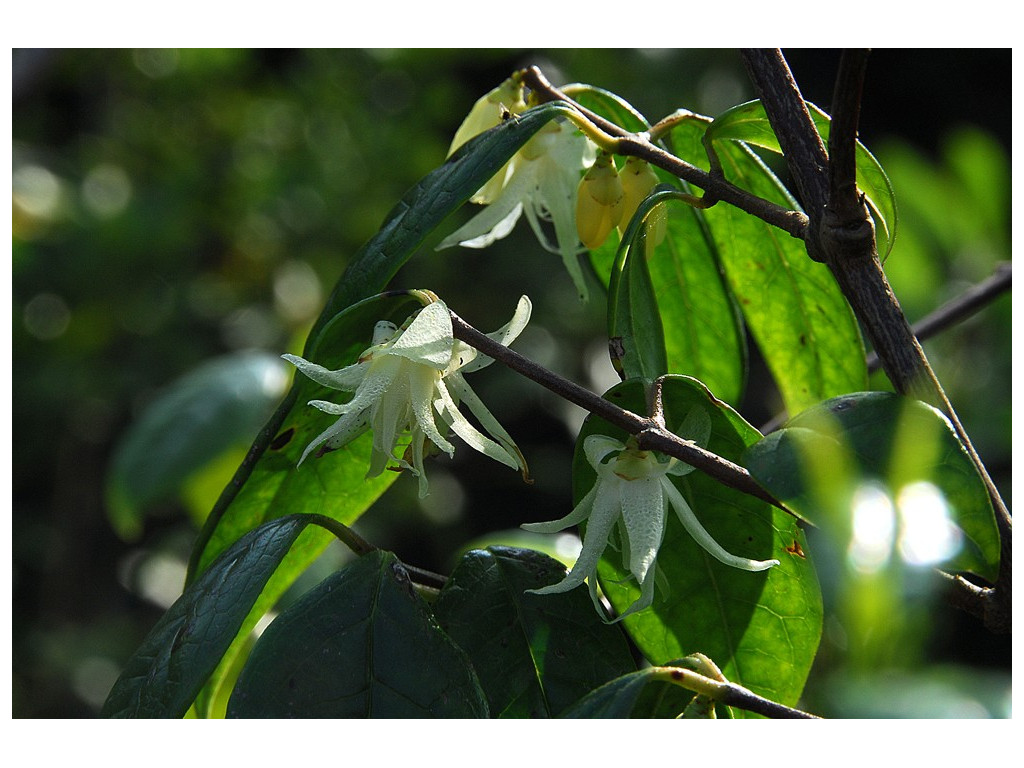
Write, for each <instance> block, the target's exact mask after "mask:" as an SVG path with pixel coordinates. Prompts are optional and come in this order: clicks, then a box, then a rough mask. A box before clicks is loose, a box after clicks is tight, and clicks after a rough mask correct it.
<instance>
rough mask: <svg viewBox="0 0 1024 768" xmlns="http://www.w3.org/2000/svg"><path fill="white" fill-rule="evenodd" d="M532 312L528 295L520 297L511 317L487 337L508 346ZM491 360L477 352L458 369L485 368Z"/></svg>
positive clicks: (463, 370) (527, 321) (521, 329)
mask: <svg viewBox="0 0 1024 768" xmlns="http://www.w3.org/2000/svg"><path fill="white" fill-rule="evenodd" d="M532 312H533V304H532V302H531V301H530V298H529V297H528V296H522V297H520V299H519V303H518V304H517V305H516V311H515V313H514V314H513V315H512V319H511V320H510V321H509V322H507V323H506V324H505V325H503V326H502V327H501V328H499V329H498V330H496V331H495V332H494V333H488V334H487V336H488V338H490V339H493V340H494V341H496V342H498V343H499V344H501V345H502V346H503V347H507V346H509V345H510V344H511V343H512V342H513V341H515V340H516V339H517V338H519V334H521V333H522V332H523V329H524V328H526V324H527V323H529V322H530V315H531V314H532ZM453 357H454V355H453ZM493 362H494V360H493V358H490V357H487V355H483V354H479V353H478V354H477V355H476V356H475V358H473V359H468V360H465V361H463V362H462V364H460V365H459V366H458V370H459V371H461V372H462V373H471V372H472V371H478V370H480V369H481V368H486V367H487V366H488V365H490V364H491V363H493Z"/></svg>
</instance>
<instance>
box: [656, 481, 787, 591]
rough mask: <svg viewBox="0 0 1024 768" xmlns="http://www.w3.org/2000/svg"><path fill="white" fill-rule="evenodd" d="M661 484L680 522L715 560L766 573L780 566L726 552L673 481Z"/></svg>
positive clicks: (772, 562)
mask: <svg viewBox="0 0 1024 768" xmlns="http://www.w3.org/2000/svg"><path fill="white" fill-rule="evenodd" d="M661 482H662V487H663V488H664V489H665V493H666V495H667V496H668V500H669V503H670V504H671V505H672V508H673V509H674V510H675V511H676V514H677V515H678V516H679V521H680V522H681V523H682V524H683V526H684V527H685V528H686V531H687V533H689V534H690V535H691V536H692V537H693V539H694V541H696V542H697V543H698V544H700V545H701V547H703V548H704V550H705V551H706V552H707V553H708V554H709V555H711V556H712V557H713V558H715V559H716V560H718V561H720V562H723V563H725V564H726V565H731V566H732V567H733V568H740V569H741V570H744V571H765V570H767V569H769V568H771V567H772V566H773V565H778V564H779V561H778V560H750V559H749V558H746V557H737V556H736V555H732V554H729V553H728V552H726V551H725V550H724V549H723V548H722V546H721V545H720V544H719V543H718V542H717V541H715V540H714V539H713V538H711V534H710V533H708V532H707V531H706V530H704V526H702V525H701V524H700V521H699V520H697V516H696V515H694V514H693V510H692V509H690V505H689V504H687V503H686V499H684V498H683V495H682V494H681V493H679V491H678V489H676V487H675V486H674V485H672V481H671V480H669V479H668V478H667V477H666V478H663V479H662V481H661Z"/></svg>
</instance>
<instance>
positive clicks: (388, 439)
mask: <svg viewBox="0 0 1024 768" xmlns="http://www.w3.org/2000/svg"><path fill="white" fill-rule="evenodd" d="M531 310H532V305H531V304H530V300H529V299H528V298H527V297H526V296H523V297H522V298H521V299H520V300H519V304H518V306H517V308H516V311H515V314H514V315H513V317H512V320H511V321H510V322H509V323H508V324H507V325H505V326H504V327H502V328H501V329H499V330H498V331H495V332H494V333H492V334H488V335H489V336H490V338H492V339H494V340H495V341H498V342H499V343H501V344H503V345H506V346H507V345H508V344H510V343H511V342H512V341H513V340H514V339H515V338H516V337H517V336H518V335H519V334H520V333H521V332H522V331H523V328H525V327H526V323H527V322H528V321H529V319H530V312H531ZM282 357H284V359H285V360H288V361H289V362H290V363H292V364H294V365H295V367H296V368H298V369H299V370H300V371H301V372H302V373H304V374H305V375H306V376H308V377H309V378H311V379H312V380H313V381H315V382H317V383H318V384H322V385H324V386H326V387H331V388H333V389H338V390H341V391H343V392H354V393H355V394H354V395H353V397H352V398H351V399H350V400H349V401H348V402H345V403H341V404H337V403H331V402H327V401H324V400H311V401H310V402H309V405H312V406H313V407H314V408H318V409H320V410H321V411H323V412H324V413H329V414H331V415H334V416H338V417H339V418H338V420H337V421H336V422H335V423H334V424H333V425H331V426H330V427H328V428H327V429H326V430H325V431H324V432H322V433H321V434H320V435H319V436H317V437H316V438H315V439H314V440H313V442H311V443H310V444H309V445H308V446H307V447H306V450H305V451H304V452H303V454H302V457H301V458H300V459H299V464H302V462H303V461H304V460H305V459H306V457H307V456H308V455H309V454H310V452H311V451H313V450H314V449H316V448H318V447H319V448H320V453H321V454H322V453H323V452H325V451H328V450H333V449H335V448H340V447H341V446H343V445H345V444H346V443H348V442H350V441H351V440H353V439H355V438H356V437H358V436H359V435H360V434H362V433H363V432H365V431H366V430H367V429H372V430H373V447H372V450H371V454H370V469H369V471H368V472H367V474H366V476H367V477H376V476H377V475H379V474H380V473H381V472H383V471H384V469H385V468H386V467H387V466H388V465H389V464H397V465H398V466H399V467H401V468H403V469H407V470H409V471H411V472H412V473H413V474H414V475H416V476H417V477H418V478H419V495H420V497H421V498H422V497H424V496H426V495H427V490H428V486H427V477H426V473H425V472H424V469H423V457H424V450H425V448H426V447H427V445H426V443H427V441H428V440H429V441H430V442H431V443H432V444H433V445H435V446H437V448H439V449H440V450H442V451H444V452H445V453H447V454H448V455H449V456H451V455H452V454H453V453H454V452H455V446H454V445H452V444H451V442H449V441H448V439H447V437H446V436H445V433H447V432H448V430H449V429H451V431H452V432H454V433H455V434H456V435H458V436H459V437H460V438H462V440H463V441H464V442H466V444H468V445H469V446H470V447H471V448H473V449H474V450H477V451H480V453H483V454H484V455H486V456H490V457H491V458H492V459H495V460H497V461H500V462H501V463H502V464H505V465H507V466H509V467H512V468H513V469H518V470H520V471H522V472H523V475H524V477H525V476H526V475H527V467H526V460H525V459H524V458H523V455H522V453H521V452H520V451H519V448H518V447H517V446H516V444H515V442H514V441H513V440H512V438H511V437H510V436H509V434H508V432H506V431H505V429H504V428H503V427H502V426H501V424H499V423H498V420H497V419H495V418H494V416H493V415H491V412H490V411H488V410H487V408H486V406H485V405H484V404H483V402H482V401H481V400H480V398H479V397H477V395H476V393H475V392H473V390H472V389H471V388H470V386H469V385H468V384H467V383H466V380H465V379H464V378H463V374H464V373H468V372H470V371H476V370H479V369H481V368H483V367H485V366H487V365H489V364H490V363H491V362H493V360H492V359H491V358H489V357H487V356H485V355H482V354H480V353H479V352H478V351H477V350H476V349H475V348H474V347H471V346H469V345H468V344H465V343H464V342H462V341H460V340H458V339H455V338H454V336H453V333H452V320H451V314H450V313H449V311H448V307H446V306H445V304H444V303H443V302H441V301H434V302H432V303H429V304H427V305H426V306H425V307H423V309H421V310H419V312H418V313H416V314H415V315H414V316H413V317H411V318H409V320H407V321H406V322H405V324H403V326H402V327H401V328H396V327H395V326H394V325H393V324H392V323H389V322H387V321H382V322H379V323H377V325H376V327H375V328H374V331H373V345H372V346H371V347H369V348H368V349H367V350H365V351H364V352H363V353H362V354H361V355H360V356H359V359H358V360H357V361H356V362H355V363H353V364H352V365H350V366H347V367H346V368H341V369H339V370H336V371H331V370H328V369H327V368H324V367H323V366H320V365H317V364H316V363H312V362H309V361H308V360H304V359H303V358H301V357H297V356H296V355H282ZM459 403H465V404H466V405H467V406H468V407H469V410H470V411H471V412H472V413H473V415H474V416H476V418H477V420H478V421H479V422H480V424H481V425H482V426H483V428H484V429H485V430H486V431H487V432H488V433H489V434H490V436H491V437H487V436H486V435H484V434H482V433H481V432H480V431H479V430H478V429H477V428H476V427H474V426H473V425H472V424H471V423H470V422H469V421H468V420H467V419H466V417H465V416H463V415H462V413H461V412H460V411H459ZM438 417H440V421H438ZM491 438H493V439H491ZM406 439H408V443H407V445H406V447H405V448H404V450H403V453H402V455H401V456H398V455H396V448H397V447H399V444H400V442H403V441H405V440H406ZM318 455H319V454H318Z"/></svg>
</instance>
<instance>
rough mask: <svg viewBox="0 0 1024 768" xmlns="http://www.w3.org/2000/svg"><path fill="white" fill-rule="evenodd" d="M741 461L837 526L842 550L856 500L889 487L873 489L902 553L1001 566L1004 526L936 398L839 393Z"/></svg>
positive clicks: (808, 512)
mask: <svg viewBox="0 0 1024 768" xmlns="http://www.w3.org/2000/svg"><path fill="white" fill-rule="evenodd" d="M743 461H744V464H745V466H747V468H748V469H749V470H750V472H751V474H752V475H753V476H754V477H755V478H756V479H757V480H758V482H759V483H761V484H762V485H763V486H764V487H765V488H767V489H768V490H769V491H770V492H771V493H772V494H773V495H775V496H776V497H777V498H778V499H779V500H781V501H782V502H784V503H785V504H786V506H788V507H789V508H790V509H792V510H793V511H794V512H796V513H798V514H800V515H801V516H803V517H805V518H806V519H807V520H809V521H810V522H812V523H814V524H815V525H817V526H819V527H821V528H823V529H825V530H826V531H828V532H830V533H832V534H833V535H835V536H837V537H838V538H839V544H840V547H841V549H840V551H845V550H846V548H847V545H848V544H849V542H850V540H851V536H852V529H853V524H854V515H855V510H856V508H857V500H858V499H863V498H865V497H864V495H863V494H864V492H865V491H868V492H871V493H874V492H875V491H881V492H882V493H883V494H884V496H882V497H877V496H872V498H879V500H881V499H883V498H884V499H887V500H888V506H887V508H888V509H889V510H890V514H892V515H893V516H894V517H895V519H896V528H895V529H894V534H895V533H896V532H899V534H900V535H899V538H898V539H897V538H896V537H895V536H894V538H893V540H892V541H891V542H890V543H889V545H890V546H892V547H894V548H895V547H899V550H900V552H901V554H902V555H903V558H904V560H906V561H907V562H911V563H913V562H918V563H919V564H922V565H924V564H933V565H942V566H943V567H946V568H949V569H953V570H966V571H972V572H974V573H977V574H979V575H981V576H984V577H985V578H988V579H994V578H995V576H996V572H997V569H998V566H999V533H998V530H997V529H996V525H995V517H994V515H993V512H992V505H991V502H990V500H989V496H988V493H987V491H986V490H985V486H984V484H983V483H982V480H981V478H980V477H979V475H978V473H977V470H976V469H975V467H974V464H973V463H972V462H971V459H970V457H969V456H968V455H967V452H966V451H965V450H964V448H963V446H962V445H961V443H960V441H959V440H958V439H957V437H956V433H955V432H954V431H953V427H952V425H951V424H950V423H949V422H948V421H947V420H946V418H945V417H944V416H943V415H942V414H941V413H940V412H939V411H937V410H935V409H934V408H932V407H931V406H929V405H926V404H924V403H922V402H919V401H917V400H913V399H910V398H905V397H900V396H898V395H894V394H892V393H888V392H861V393H856V394H853V395H846V396H844V397H838V398H834V399H832V400H829V401H827V402H824V403H821V404H820V405H817V406H815V407H813V408H810V409H808V410H807V411H804V412H803V413H801V414H799V415H798V416H796V417H795V418H793V419H790V421H789V422H787V424H786V426H785V428H784V429H781V430H779V431H777V432H774V433H772V434H771V435H768V436H767V437H765V438H764V439H763V440H761V441H760V442H758V443H757V444H756V445H753V446H751V447H750V448H749V449H748V450H747V451H746V452H745V454H744V457H743ZM858 494H860V495H858ZM951 523H952V524H953V525H955V526H956V529H957V530H958V531H959V532H954V530H953V529H951V528H950V527H949V526H950V524H951ZM958 539H959V540H961V541H960V546H957V540H958ZM915 541H916V542H917V544H915ZM926 545H927V546H926ZM929 553H930V556H929ZM884 554H885V557H886V559H888V557H889V556H890V554H892V553H890V551H889V550H886V552H885V553H884Z"/></svg>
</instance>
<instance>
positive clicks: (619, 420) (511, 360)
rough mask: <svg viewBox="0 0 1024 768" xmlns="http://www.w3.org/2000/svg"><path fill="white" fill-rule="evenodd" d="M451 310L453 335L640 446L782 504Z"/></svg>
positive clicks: (695, 448)
mask: <svg viewBox="0 0 1024 768" xmlns="http://www.w3.org/2000/svg"><path fill="white" fill-rule="evenodd" d="M451 315H452V330H453V332H454V334H455V338H457V339H461V340H462V341H464V342H466V343H467V344H469V345H470V346H473V347H476V348H477V349H479V350H480V351H481V352H483V353H484V354H485V355H487V356H488V357H492V358H494V359H495V360H497V361H498V362H500V363H503V364H504V365H507V366H508V367H509V368H511V369H512V370H514V371H516V372H517V373H521V374H522V375H523V376H525V377H526V378H528V379H531V380H533V381H535V382H537V383H538V384H540V385H541V386H543V387H545V388H547V389H549V390H551V391H552V392H554V393H555V394H556V395H559V396H560V397H562V398H564V399H566V400H568V401H569V402H570V403H573V404H575V405H578V406H579V407H580V408H583V409H584V410H587V411H590V412H591V413H593V414H596V415H598V416H600V417H601V418H603V419H604V420H605V421H607V422H608V423H609V424H612V425H614V426H616V427H619V428H620V429H623V430H625V431H626V432H628V433H629V434H631V435H636V437H637V445H638V446H639V447H640V448H642V449H648V450H655V451H659V452H660V453H664V454H665V455H666V456H672V457H674V458H677V459H679V460H680V461H684V462H686V463H687V464H689V465H691V466H693V467H696V468H697V469H699V470H701V471H702V472H704V473H705V474H707V475H710V476H711V477H713V478H715V479H716V480H718V482H720V483H722V484H723V485H727V486H729V487H730V488H735V489H736V490H738V491H742V492H743V493H746V494H748V495H750V496H755V497H757V498H759V499H761V500H762V501H766V502H768V503H769V504H772V505H774V506H776V507H778V508H779V509H783V510H785V509H786V508H785V507H784V506H783V505H782V504H781V502H779V501H778V500H777V499H775V498H774V497H773V496H772V495H771V494H769V493H768V492H767V491H765V490H764V489H763V488H762V487H761V486H759V485H758V484H757V483H756V482H755V481H754V479H753V478H752V477H751V476H750V473H749V472H747V470H746V469H744V468H743V467H741V466H739V465H738V464H734V463H733V462H731V461H729V460H727V459H724V458H722V457H721V456H718V455H717V454H714V453H711V452H710V451H707V450H705V449H703V448H701V447H700V446H699V445H697V444H696V443H694V442H692V441H690V440H684V439H682V438H681V437H679V436H678V435H676V434H673V433H672V432H669V431H668V430H667V429H665V427H664V426H662V425H661V424H659V423H658V421H657V420H656V419H654V418H650V417H645V416H638V415H637V414H635V413H633V412H632V411H627V410H625V409H624V408H620V407H619V406H617V405H615V404H614V403H612V402H611V401H609V400H605V399H604V398H603V397H601V396H600V395H596V394H594V393H593V392H591V391H590V390H588V389H584V388H583V387H581V386H579V385H578V384H575V383H573V382H571V381H569V380H568V379H564V378H562V377H561V376H559V375H558V374H557V373H554V372H553V371H550V370H548V369H547V368H545V367H543V366H541V365H538V364H537V363H535V362H533V361H532V360H530V359H529V358H526V357H523V356H522V355H520V354H519V353H518V352H516V351H515V350H512V349H509V348H508V347H506V346H504V345H503V344H500V343H499V342H497V341H494V340H493V339H490V338H488V337H487V336H486V335H485V334H483V333H481V332H480V331H478V330H477V329H476V328H474V327H473V326H471V325H470V324H469V323H467V322H466V321H465V320H463V319H462V318H461V317H459V316H458V315H457V314H455V313H454V312H452V313H451ZM787 511H788V510H787Z"/></svg>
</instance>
